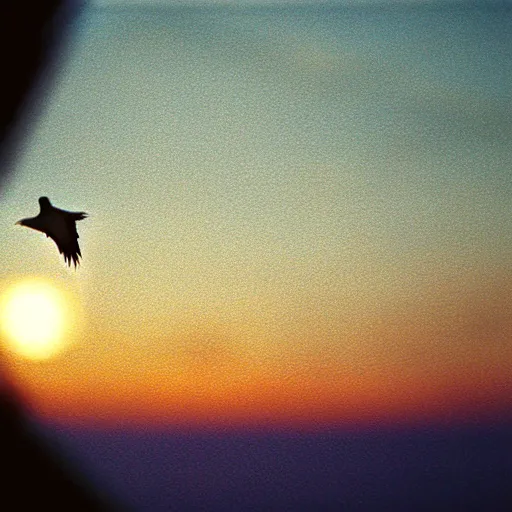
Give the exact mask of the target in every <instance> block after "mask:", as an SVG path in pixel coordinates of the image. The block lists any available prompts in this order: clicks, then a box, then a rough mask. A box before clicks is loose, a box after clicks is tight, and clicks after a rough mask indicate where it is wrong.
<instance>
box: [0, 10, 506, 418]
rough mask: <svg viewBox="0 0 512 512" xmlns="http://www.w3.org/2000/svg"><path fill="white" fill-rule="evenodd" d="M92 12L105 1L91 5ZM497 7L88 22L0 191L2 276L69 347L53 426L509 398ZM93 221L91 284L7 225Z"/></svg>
mask: <svg viewBox="0 0 512 512" xmlns="http://www.w3.org/2000/svg"><path fill="white" fill-rule="evenodd" d="M96 4H99V2H96ZM511 21H512V20H511V19H510V11H503V12H501V11H495V10H485V9H474V10H460V9H453V10H450V9H438V10H436V9H417V10H407V11H405V10H404V11H402V10H400V9H396V10H387V11H381V10H372V9H349V8H346V9H342V8H340V9H337V10H331V11H325V10H322V9H301V8H298V7H297V8H295V9H289V10H287V11H286V12H274V11H272V10H260V11H258V10H253V11H250V12H244V11H237V12H231V11H230V12H227V11H224V10H217V11H209V12H204V11H202V10H200V9H198V10H186V11H183V10H173V9H168V10H163V9H158V10H151V9H147V8H146V9H142V8H137V9H134V8H131V9H129V10H123V9H116V10H108V9H102V8H100V7H98V6H96V7H90V8H88V9H87V10H85V11H84V13H83V15H82V16H81V18H80V19H79V20H78V21H77V24H76V27H75V29H74V30H73V32H72V38H71V46H70V48H69V49H68V52H67V53H68V54H67V56H66V58H64V59H63V68H62V70H61V73H60V75H59V79H58V81H57V82H56V86H55V88H54V91H53V94H52V95H51V96H50V97H49V98H48V100H47V103H46V104H45V106H44V112H43V115H42V116H41V117H40V119H39V121H38V123H37V124H36V125H35V126H33V127H32V131H31V133H30V136H29V137H28V138H27V141H26V148H25V150H24V152H23V154H22V156H21V158H20V159H19V161H18V165H17V169H16V172H15V174H14V177H13V178H12V179H11V180H10V182H9V183H7V184H6V185H5V186H4V187H3V190H2V196H3V197H2V203H3V208H2V212H1V214H0V226H1V229H0V256H1V258H2V262H3V266H2V281H1V282H0V286H2V289H4V288H5V286H6V285H7V283H8V282H11V281H12V280H13V279H18V278H20V279H21V278H23V277H24V276H42V277H46V278H48V279H50V280H52V281H53V282H55V283H56V284H57V285H58V286H61V287H62V288H63V289H66V290H68V291H71V292H72V293H73V294H74V295H75V298H76V304H77V308H79V309H80V310H81V311H82V322H81V331H80V334H79V335H78V336H77V337H76V339H75V340H74V344H73V345H72V346H71V347H70V348H69V350H67V351H66V352H65V353H63V354H61V355H60V356H59V357H57V358H55V359H52V360H50V361H47V362H40V363H34V362H28V361H24V360H18V359H13V361H12V363H13V365H14V366H13V369H14V372H15V374H16V376H17V377H18V378H19V379H20V381H21V382H22V383H23V385H24V387H25V389H26V391H27V394H29V395H30V396H31V397H33V399H34V403H36V404H37V407H38V408H39V409H40V410H42V411H44V412H45V413H46V414H49V415H53V416H58V417H70V418H83V419H85V420H86V421H101V420H105V421H114V422H117V421H142V422H144V421H152V422H155V421H159V422H162V423H182V422H185V423H187V422H193V423H194V422H195V423H197V422H199V423H201V424H203V423H219V422H220V423H228V424H229V423H240V422H241V423H244V422H252V423H254V422H256V423H258V422H259V423H264V424H268V422H274V423H279V422H284V423H293V424H303V425H311V424H314V423H315V422H318V423H328V424H332V423H333V422H334V423H336V422H346V421H369V420H378V419H381V420H387V419H389V418H391V419H393V420H395V419H401V420H408V419H413V420H414V419H417V418H421V419H424V418H436V419H442V420H445V419H457V418H459V419H460V418H464V417H468V416H475V415H476V416H478V417H480V416H481V415H491V416H492V415H500V414H504V413H505V412H504V411H505V409H506V408H507V407H509V406H510V405H511V403H510V402H511V399H510V396H512V394H511V391H512V344H511V343H510V342H511V336H512V315H511V313H512V302H511V299H510V297H511V292H512V273H511V263H510V254H511V248H512V244H511V237H510V235H511V233H512V231H511V228H512V216H511V206H512V194H511V192H512V177H511V173H510V169H511V167H512V142H511V137H510V135H511V134H512V101H511V100H512V97H511V92H510V83H511V82H512V61H511V60H510V58H509V57H510V48H511V47H512V28H511V27H512V24H511V23H510V22H511ZM41 195H48V196H49V197H50V199H51V200H52V202H53V203H54V204H55V205H57V206H59V207H62V208H66V209H74V210H85V211H87V212H89V213H90V218H89V219H87V220H85V221H83V222H81V223H80V224H79V232H80V242H81V247H82V253H83V256H84V258H83V264H82V266H81V267H80V268H79V269H78V270H77V271H76V272H74V271H73V270H69V269H67V268H65V267H64V263H63V261H62V258H61V257H60V256H59V255H58V252H57V250H56V248H55V246H54V245H53V244H52V243H51V242H50V241H49V240H47V239H46V238H45V237H44V236H43V235H38V234H36V233H33V232H29V231H28V230H25V229H21V228H19V227H15V226H14V222H16V221H17V220H19V219H20V218H22V217H27V216H31V215H35V214H36V213H37V211H38V205H37V198H38V197H39V196H41Z"/></svg>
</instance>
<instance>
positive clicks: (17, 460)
mask: <svg viewBox="0 0 512 512" xmlns="http://www.w3.org/2000/svg"><path fill="white" fill-rule="evenodd" d="M80 7H81V2H74V1H72V2H68V1H64V0H39V1H38V2H32V3H28V2H20V1H19V0H3V1H2V2H0V49H1V50H0V51H1V54H0V70H1V76H2V92H1V95H0V191H1V189H2V187H3V186H4V184H5V180H6V178H8V175H9V174H10V172H11V171H12V166H13V164H14V163H15V160H16V157H17V154H18V153H19V152H20V151H21V150H22V146H23V143H24V142H25V141H24V139H25V138H26V137H27V134H28V132H29V130H30V127H31V126H30V125H31V123H32V122H33V121H34V120H35V119H36V117H37V112H38V111H39V110H41V109H42V108H44V105H43V103H44V97H45V96H46V92H51V81H52V79H54V78H55V74H56V72H57V71H58V66H59V65H60V64H62V62H59V61H61V55H62V53H63V51H62V50H63V48H62V46H63V44H62V43H63V42H64V38H65V36H66V28H67V27H68V26H69V24H70V23H71V22H72V20H73V17H74V16H75V15H77V14H78V12H79V9H80ZM64 49H65V48H64ZM57 57H59V58H57ZM0 205H1V197H0ZM0 341H1V340H0ZM7 366H8V358H6V357H5V355H4V354H3V352H2V351H0V453H1V454H2V470H3V475H4V476H3V477H2V480H1V485H0V509H1V510H41V509H45V508H48V509H49V510H119V509H120V507H119V506H116V505H117V503H116V504H114V502H113V501H111V500H110V499H106V498H105V497H103V496H101V495H100V493H99V492H96V490H94V489H93V487H92V486H91V485H90V484H89V483H88V482H87V481H86V479H85V477H84V476H83V475H81V472H80V471H79V470H78V468H76V467H74V466H73V465H72V464H71V463H70V462H69V461H68V460H66V459H67V457H66V456H65V454H64V453H63V452H56V449H55V447H53V446H50V445H49V444H48V443H47V442H45V441H44V440H43V439H42V438H41V437H40V436H38V435H37V434H36V432H34V431H33V430H34V429H33V428H31V425H30V421H29V415H28V411H27V409H26V407H25V406H24V405H23V401H22V400H21V393H20V392H19V390H16V386H15V384H14V382H13V380H12V378H11V376H10V375H9V372H8V368H7ZM123 508H124V507H123Z"/></svg>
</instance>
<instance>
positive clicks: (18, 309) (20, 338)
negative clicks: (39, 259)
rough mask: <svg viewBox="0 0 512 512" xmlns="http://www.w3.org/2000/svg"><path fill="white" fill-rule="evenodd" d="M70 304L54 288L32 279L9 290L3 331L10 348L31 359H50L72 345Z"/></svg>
mask: <svg viewBox="0 0 512 512" xmlns="http://www.w3.org/2000/svg"><path fill="white" fill-rule="evenodd" d="M72 323H73V322H71V310H70V307H69V301H68V300H66V297H65V296H64V293H63V292H62V291H61V290H59V289H58V288H56V287H55V286H54V285H52V284H50V283H48V282H46V281H43V280H36V279H30V280H25V281H21V282H17V283H15V284H14V285H12V286H11V287H9V288H8V289H7V290H6V291H5V293H4V294H3V296H2V300H1V329H2V333H3V334H4V339H5V343H6V346H7V348H9V349H10V350H11V351H13V352H15V353H16V354H18V355H20V356H23V357H27V358H29V359H36V360H41V359H49V358H51V357H53V356H54V355H56V354H58V353H59V352H61V351H62V350H63V349H64V348H65V347H66V345H68V342H69V336H68V331H69V329H70V328H71V326H72Z"/></svg>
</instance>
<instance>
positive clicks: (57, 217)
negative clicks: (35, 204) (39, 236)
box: [16, 197, 87, 268]
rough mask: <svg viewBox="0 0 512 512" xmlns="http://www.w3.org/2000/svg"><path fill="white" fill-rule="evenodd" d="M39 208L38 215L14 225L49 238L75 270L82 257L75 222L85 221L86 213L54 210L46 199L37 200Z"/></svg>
mask: <svg viewBox="0 0 512 512" xmlns="http://www.w3.org/2000/svg"><path fill="white" fill-rule="evenodd" d="M39 207H40V209H41V211H40V212H39V215H37V216H36V217H30V218H27V219H21V220H20V221H18V222H16V224H17V225H20V226H25V227H27V228H31V229H35V230H36V231H41V232H42V233H44V234H45V235H46V236H47V237H50V238H51V239H52V240H53V241H54V242H55V243H56V244H57V248H58V249H59V252H60V253H61V254H62V255H64V261H65V262H66V263H67V264H68V265H69V266H70V267H71V262H73V263H74V265H75V268H76V266H77V265H78V264H79V263H80V262H79V258H81V257H82V253H81V252H80V247H79V246H78V233H77V231H76V221H77V220H82V219H85V218H86V217H87V213H85V212H68V211H66V210H61V209H60V208H55V206H53V205H52V203H50V200H49V199H48V198H47V197H40V198H39Z"/></svg>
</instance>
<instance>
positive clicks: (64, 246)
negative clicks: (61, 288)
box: [47, 208, 87, 268]
mask: <svg viewBox="0 0 512 512" xmlns="http://www.w3.org/2000/svg"><path fill="white" fill-rule="evenodd" d="M55 210H57V211H58V217H57V218H56V219H55V221H54V222H53V223H52V228H51V230H49V231H48V233H47V236H49V237H50V238H51V239H52V240H53V241H54V242H55V244H56V245H57V248H58V249H59V252H60V253H61V254H62V255H63V256H64V261H65V262H66V263H67V264H68V265H69V266H71V262H73V264H74V266H75V268H76V267H77V265H78V264H79V263H80V261H79V258H81V257H82V253H81V252H80V246H79V245H78V232H77V230H76V221H78V220H83V219H85V218H86V217H87V214H86V213H85V212H68V211H66V210H60V209H58V208H55Z"/></svg>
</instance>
